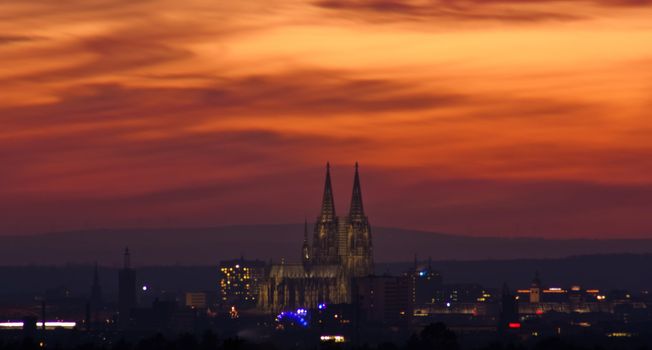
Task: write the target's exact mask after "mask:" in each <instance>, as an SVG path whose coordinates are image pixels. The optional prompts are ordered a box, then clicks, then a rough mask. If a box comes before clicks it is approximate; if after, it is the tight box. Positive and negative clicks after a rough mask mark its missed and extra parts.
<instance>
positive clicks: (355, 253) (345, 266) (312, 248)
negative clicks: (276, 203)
mask: <svg viewBox="0 0 652 350" xmlns="http://www.w3.org/2000/svg"><path fill="white" fill-rule="evenodd" d="M373 273H374V261H373V249H372V245H371V227H370V226H369V220H368V219H367V216H366V215H365V213H364V207H363V205H362V190H361V188H360V175H359V174H358V164H357V163H356V164H355V176H354V179H353V194H352V197H351V207H350V208H349V212H348V214H347V215H346V216H337V214H336V212H335V201H334V200H333V188H332V185H331V175H330V166H329V165H328V164H327V165H326V183H325V185H324V196H323V199H322V204H321V213H320V214H319V216H318V217H317V222H316V223H315V226H314V232H313V236H312V244H310V242H309V240H308V223H307V222H306V225H305V228H304V240H303V246H302V247H301V263H297V264H286V263H284V262H282V263H281V264H277V265H271V266H269V270H268V275H267V276H266V279H265V280H264V281H262V283H261V284H260V289H259V291H260V292H259V293H260V295H259V298H258V303H259V307H260V308H261V309H263V310H266V311H279V310H284V309H290V308H292V309H294V308H316V307H318V305H320V304H340V303H350V302H351V286H352V283H353V280H354V279H355V278H356V277H363V276H368V275H372V274H373Z"/></svg>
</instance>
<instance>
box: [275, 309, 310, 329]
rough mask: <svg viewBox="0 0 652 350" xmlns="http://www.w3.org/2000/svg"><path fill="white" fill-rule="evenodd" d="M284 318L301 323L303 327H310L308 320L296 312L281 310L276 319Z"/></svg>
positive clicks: (279, 320) (278, 320)
mask: <svg viewBox="0 0 652 350" xmlns="http://www.w3.org/2000/svg"><path fill="white" fill-rule="evenodd" d="M283 320H290V321H293V322H295V323H297V324H300V325H301V326H303V327H308V321H306V320H305V319H304V318H303V317H302V316H301V315H299V314H298V313H295V312H281V313H280V314H278V316H276V321H277V322H281V321H283Z"/></svg>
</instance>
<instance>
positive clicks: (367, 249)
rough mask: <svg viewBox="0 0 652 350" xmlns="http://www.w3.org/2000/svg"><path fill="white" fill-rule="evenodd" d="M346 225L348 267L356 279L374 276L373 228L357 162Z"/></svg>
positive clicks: (346, 258)
mask: <svg viewBox="0 0 652 350" xmlns="http://www.w3.org/2000/svg"><path fill="white" fill-rule="evenodd" d="M346 224H347V225H346V226H347V227H346V241H347V251H346V257H345V260H346V263H345V265H346V267H347V268H348V269H349V270H350V273H351V274H352V275H353V276H355V277H358V276H367V275H371V274H373V272H374V261H373V248H372V244H371V227H370V225H369V219H368V218H367V216H366V215H365V213H364V206H363V204H362V189H361V186H360V174H359V172H358V163H357V162H356V163H355V176H354V178H353V194H352V195H351V207H350V209H349V215H348V217H347V218H346Z"/></svg>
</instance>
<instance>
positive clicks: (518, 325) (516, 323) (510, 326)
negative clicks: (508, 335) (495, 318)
mask: <svg viewBox="0 0 652 350" xmlns="http://www.w3.org/2000/svg"><path fill="white" fill-rule="evenodd" d="M509 328H512V329H516V328H521V324H520V323H518V322H510V324H509Z"/></svg>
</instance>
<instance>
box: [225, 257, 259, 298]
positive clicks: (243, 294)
mask: <svg viewBox="0 0 652 350" xmlns="http://www.w3.org/2000/svg"><path fill="white" fill-rule="evenodd" d="M265 266H266V265H265V263H264V262H263V261H260V260H245V259H244V258H243V257H241V258H240V259H234V260H225V261H222V262H220V298H221V300H220V303H221V304H222V305H223V306H225V307H231V306H238V307H247V306H255V305H256V302H257V300H258V293H259V283H260V281H261V280H263V279H264V278H265Z"/></svg>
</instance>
